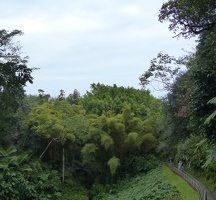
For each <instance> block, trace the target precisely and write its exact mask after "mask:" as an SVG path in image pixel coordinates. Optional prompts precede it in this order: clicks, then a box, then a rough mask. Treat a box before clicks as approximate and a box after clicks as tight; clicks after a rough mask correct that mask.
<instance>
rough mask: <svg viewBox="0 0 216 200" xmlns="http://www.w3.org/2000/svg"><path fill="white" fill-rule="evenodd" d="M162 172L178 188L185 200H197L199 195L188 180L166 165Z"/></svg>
mask: <svg viewBox="0 0 216 200" xmlns="http://www.w3.org/2000/svg"><path fill="white" fill-rule="evenodd" d="M162 169H163V171H162V173H163V175H164V176H165V177H166V178H167V179H168V181H169V183H170V184H171V185H173V186H175V187H176V188H177V190H178V191H179V192H180V193H181V197H182V199H184V200H197V199H199V195H198V193H197V191H195V190H194V188H192V187H191V186H190V185H189V184H188V183H187V182H186V181H184V180H183V179H182V178H181V177H180V176H178V175H176V174H175V173H174V172H172V171H171V170H170V169H169V168H168V167H167V166H166V165H163V166H162Z"/></svg>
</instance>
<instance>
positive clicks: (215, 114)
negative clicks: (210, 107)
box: [204, 110, 216, 125]
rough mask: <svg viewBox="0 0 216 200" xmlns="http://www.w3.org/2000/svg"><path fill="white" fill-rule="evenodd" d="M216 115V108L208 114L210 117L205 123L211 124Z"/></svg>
mask: <svg viewBox="0 0 216 200" xmlns="http://www.w3.org/2000/svg"><path fill="white" fill-rule="evenodd" d="M215 116H216V110H215V111H214V112H213V113H212V114H211V115H209V116H208V118H207V119H206V120H205V122H204V124H206V125H207V124H209V123H210V122H211V120H213V119H214V117H215Z"/></svg>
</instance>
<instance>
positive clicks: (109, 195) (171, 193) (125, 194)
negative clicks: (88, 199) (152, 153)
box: [93, 167, 181, 200]
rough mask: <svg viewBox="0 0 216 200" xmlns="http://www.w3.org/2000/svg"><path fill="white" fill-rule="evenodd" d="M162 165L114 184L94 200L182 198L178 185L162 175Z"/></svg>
mask: <svg viewBox="0 0 216 200" xmlns="http://www.w3.org/2000/svg"><path fill="white" fill-rule="evenodd" d="M161 174H162V171H161V167H158V168H156V169H153V170H151V171H150V172H149V173H148V174H140V175H138V176H136V177H134V178H130V179H126V180H123V181H121V182H119V183H118V184H115V185H113V187H111V188H110V189H109V191H107V192H103V193H101V192H100V193H99V194H98V195H97V196H94V197H93V200H181V197H180V196H181V195H180V193H179V192H178V190H177V189H176V187H174V186H172V185H170V183H169V181H168V180H167V179H166V178H165V177H164V176H162V175H161Z"/></svg>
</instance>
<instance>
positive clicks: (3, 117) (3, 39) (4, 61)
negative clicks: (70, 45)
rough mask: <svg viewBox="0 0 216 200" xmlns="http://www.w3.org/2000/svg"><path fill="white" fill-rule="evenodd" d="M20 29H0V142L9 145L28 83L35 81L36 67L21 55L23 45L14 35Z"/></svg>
mask: <svg viewBox="0 0 216 200" xmlns="http://www.w3.org/2000/svg"><path fill="white" fill-rule="evenodd" d="M19 35H22V32H21V31H19V30H14V31H11V32H8V31H6V30H0V108H1V112H0V132H1V137H0V138H1V139H0V143H1V144H4V145H7V144H8V143H9V142H10V141H12V140H13V138H14V136H16V134H17V129H18V128H19V126H20V124H19V116H18V112H17V111H18V109H19V108H20V107H21V105H22V100H23V98H24V92H25V91H24V87H25V86H26V83H27V82H29V83H33V77H32V76H31V73H32V71H33V70H34V68H29V67H28V66H27V63H28V57H21V47H20V45H19V44H18V43H14V37H16V36H19Z"/></svg>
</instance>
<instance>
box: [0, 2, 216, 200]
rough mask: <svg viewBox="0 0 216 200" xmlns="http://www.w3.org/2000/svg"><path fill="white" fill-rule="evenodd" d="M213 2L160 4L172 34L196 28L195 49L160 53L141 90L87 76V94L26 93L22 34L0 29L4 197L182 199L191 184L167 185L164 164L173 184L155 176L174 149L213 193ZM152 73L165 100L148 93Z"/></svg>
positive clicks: (1, 194) (184, 33)
mask: <svg viewBox="0 0 216 200" xmlns="http://www.w3.org/2000/svg"><path fill="white" fill-rule="evenodd" d="M215 8H216V3H215V1H213V0H205V1H204V0H194V1H193V2H191V0H184V1H179V0H169V1H168V2H166V3H163V5H162V7H161V9H160V11H159V21H160V22H164V21H169V23H170V25H169V30H171V31H173V32H174V33H175V34H176V35H175V37H181V36H183V37H184V38H189V37H193V36H194V35H197V47H196V50H195V52H190V53H189V52H188V54H187V55H185V56H182V57H179V58H175V57H173V56H170V55H168V54H166V53H162V52H160V53H158V55H157V57H156V58H153V59H152V61H151V63H150V68H149V70H147V71H146V72H144V73H143V74H142V75H141V77H140V82H141V85H142V86H143V88H142V89H141V90H137V89H134V88H131V87H128V88H124V87H118V86H117V85H115V84H114V85H113V86H107V85H104V84H100V83H97V84H96V83H92V84H91V89H90V91H87V92H86V94H84V95H83V96H80V94H79V92H78V91H77V90H76V89H75V90H74V91H73V93H72V94H69V95H68V96H67V97H66V96H65V93H64V90H60V93H59V95H58V96H57V97H51V96H50V95H49V94H46V93H45V92H44V91H43V90H42V89H40V90H39V91H38V92H39V94H38V95H34V96H32V95H26V94H25V90H24V87H25V86H26V84H27V83H28V82H29V83H32V82H33V77H32V76H31V73H32V72H33V71H34V70H35V69H34V68H29V67H28V58H27V57H21V55H22V54H21V47H20V46H19V45H18V44H17V43H15V42H14V37H15V36H19V35H21V34H22V32H21V31H19V30H14V31H11V32H8V31H6V30H0V108H1V112H0V133H1V137H0V161H1V162H0V171H1V173H0V174H1V175H0V180H1V181H0V197H1V198H2V199H17V200H19V199H22V200H24V199H44V200H46V199H54V200H55V199H58V200H60V199H68V200H69V199H73V200H76V199H77V200H82V199H83V200H87V199H93V198H94V199H100V198H103V199H106V198H107V199H109V198H110V199H111V198H112V199H115V198H116V199H121V198H122V199H128V198H131V199H169V198H170V199H179V198H180V196H179V194H180V193H179V192H181V193H182V198H186V197H184V195H185V196H186V195H187V193H188V192H189V191H188V188H189V187H187V188H185V189H182V188H180V186H186V184H183V185H182V184H181V183H179V181H180V179H179V180H178V186H177V188H176V187H174V186H171V185H170V184H169V182H170V183H171V184H173V181H172V180H173V179H172V175H171V174H172V173H171V174H170V173H168V172H169V170H167V169H166V168H164V173H165V175H166V177H168V180H169V181H168V180H166V178H165V177H163V176H160V174H161V171H160V169H159V168H157V167H158V166H159V163H160V162H159V160H164V159H166V160H167V158H168V157H170V156H172V157H173V158H174V159H175V162H177V161H178V160H181V161H183V163H184V166H185V168H187V169H188V170H191V171H193V172H195V173H196V174H195V175H196V176H197V174H198V175H202V178H204V179H206V180H209V181H208V183H211V185H210V186H209V189H210V190H212V191H213V190H214V189H215V188H216V156H215V155H216V145H215V144H216V143H215V142H216V129H215V126H216V119H215V105H216V102H215V97H216V59H215V55H216V43H215V42H214V41H215V40H216V26H215V25H216V17H215V16H216V9H215ZM152 80H157V81H159V82H160V83H162V84H163V85H164V89H165V90H166V91H167V92H168V93H167V95H166V96H165V97H164V98H162V99H156V98H154V97H153V96H152V95H151V94H150V91H149V90H145V86H146V85H148V84H149V83H151V81H152ZM155 168H156V169H155ZM146 174H147V175H146ZM145 175H146V176H145ZM181 181H182V180H181ZM203 182H204V181H203ZM177 189H178V190H179V192H178V191H177ZM182 190H184V192H182ZM193 193H194V192H193ZM135 194H136V196H135ZM126 197H127V198H126ZM190 199H191V196H190Z"/></svg>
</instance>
